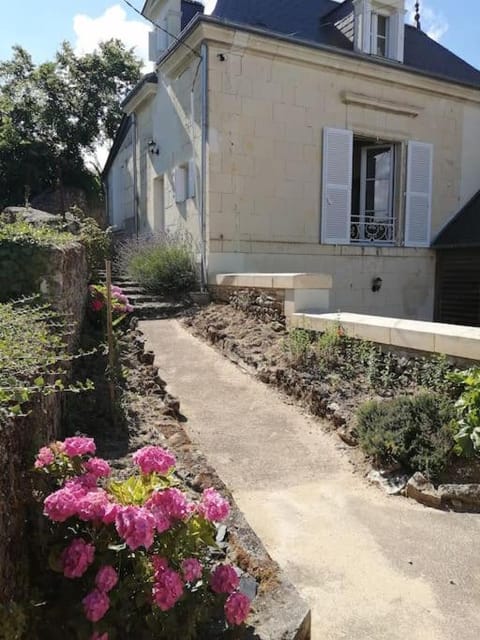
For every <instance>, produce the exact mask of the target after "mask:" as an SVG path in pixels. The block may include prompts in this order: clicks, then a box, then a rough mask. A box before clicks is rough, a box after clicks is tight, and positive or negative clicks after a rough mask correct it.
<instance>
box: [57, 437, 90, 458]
mask: <svg viewBox="0 0 480 640" xmlns="http://www.w3.org/2000/svg"><path fill="white" fill-rule="evenodd" d="M63 445H64V452H65V454H66V455H67V456H68V457H69V458H74V457H75V456H84V455H87V454H92V455H94V453H95V451H96V450H97V448H96V446H95V441H94V439H93V438H85V437H83V436H74V437H73V438H66V439H65V441H64V443H63Z"/></svg>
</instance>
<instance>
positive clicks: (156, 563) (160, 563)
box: [152, 556, 168, 578]
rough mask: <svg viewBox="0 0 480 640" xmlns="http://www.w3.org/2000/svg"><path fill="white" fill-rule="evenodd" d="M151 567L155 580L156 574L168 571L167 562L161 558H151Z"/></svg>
mask: <svg viewBox="0 0 480 640" xmlns="http://www.w3.org/2000/svg"><path fill="white" fill-rule="evenodd" d="M152 565H153V572H154V575H155V578H157V576H158V574H160V573H162V571H165V569H168V560H167V559H166V558H164V557H163V556H152Z"/></svg>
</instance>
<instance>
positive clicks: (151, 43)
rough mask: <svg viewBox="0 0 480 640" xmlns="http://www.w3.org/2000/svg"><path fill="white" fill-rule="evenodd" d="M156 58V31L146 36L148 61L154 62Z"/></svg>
mask: <svg viewBox="0 0 480 640" xmlns="http://www.w3.org/2000/svg"><path fill="white" fill-rule="evenodd" d="M157 58H158V38H157V29H154V30H153V31H150V32H149V34H148V59H149V60H150V62H156V61H157Z"/></svg>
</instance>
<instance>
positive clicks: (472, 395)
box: [450, 367, 480, 458]
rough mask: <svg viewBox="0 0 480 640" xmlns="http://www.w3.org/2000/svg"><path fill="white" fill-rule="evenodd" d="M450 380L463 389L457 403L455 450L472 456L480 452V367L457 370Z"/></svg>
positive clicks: (466, 455) (460, 453)
mask: <svg viewBox="0 0 480 640" xmlns="http://www.w3.org/2000/svg"><path fill="white" fill-rule="evenodd" d="M450 380H451V381H452V382H454V383H456V384H457V385H460V387H461V388H462V390H463V392H462V394H461V396H460V398H459V399H458V401H457V403H456V404H455V409H456V412H457V415H456V420H455V431H456V433H455V436H454V438H455V442H456V446H455V451H456V453H457V454H458V455H463V456H465V457H467V458H471V457H473V456H475V455H479V454H480V367H473V368H471V369H467V370H466V371H456V372H455V373H453V374H451V375H450Z"/></svg>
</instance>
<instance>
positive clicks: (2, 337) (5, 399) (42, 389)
mask: <svg viewBox="0 0 480 640" xmlns="http://www.w3.org/2000/svg"><path fill="white" fill-rule="evenodd" d="M68 330H69V327H68V325H67V324H66V322H65V319H64V318H61V317H59V316H58V314H56V313H55V312H53V311H52V310H51V308H50V307H49V306H48V305H38V304H37V305H36V304H33V300H32V299H29V300H28V299H25V300H20V301H17V302H10V303H4V304H0V414H2V413H3V414H7V415H17V414H19V413H21V412H22V411H23V407H24V405H25V404H26V403H27V402H28V401H29V400H31V399H32V398H33V396H35V395H36V394H38V393H41V394H44V395H48V394H50V393H55V392H58V391H64V390H66V388H65V385H64V379H65V378H64V376H65V373H66V365H67V363H68V361H70V360H72V358H73V357H75V356H72V355H71V354H69V353H68V348H67V344H66V341H65V336H66V333H67V331H68ZM89 388H91V384H90V383H86V384H85V385H83V384H80V383H78V384H75V385H72V386H69V387H68V390H71V391H80V390H84V389H89Z"/></svg>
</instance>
